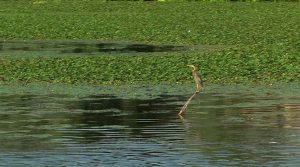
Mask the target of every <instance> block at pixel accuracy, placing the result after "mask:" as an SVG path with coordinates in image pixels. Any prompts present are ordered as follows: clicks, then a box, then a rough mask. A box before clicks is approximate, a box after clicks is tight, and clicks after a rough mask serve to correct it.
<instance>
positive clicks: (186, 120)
mask: <svg viewBox="0 0 300 167" xmlns="http://www.w3.org/2000/svg"><path fill="white" fill-rule="evenodd" d="M193 86H194V85H187V86H156V87H151V86H143V87H141V88H139V87H131V88H128V89H129V90H127V91H126V90H125V89H124V87H96V86H95V87H91V86H90V87H86V86H77V87H76V86H66V85H65V86H51V85H47V86H20V85H17V86H2V87H0V92H1V94H0V143H1V145H0V166H298V164H300V92H299V90H300V89H299V84H294V85H283V86H270V87H263V86H256V87H247V86H221V85H211V86H210V85H207V86H206V88H205V91H204V92H202V93H201V94H200V95H197V96H196V97H195V98H194V99H193V100H192V102H191V103H190V105H189V106H188V108H187V111H186V114H185V115H184V117H183V118H180V117H178V115H177V113H178V111H179V110H180V108H181V106H182V105H183V104H184V102H185V100H187V99H188V98H189V96H190V95H192V93H193V92H192V90H193V89H192V88H193ZM98 92H99V93H98ZM189 92H190V93H189Z"/></svg>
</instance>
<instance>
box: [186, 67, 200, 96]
mask: <svg viewBox="0 0 300 167" xmlns="http://www.w3.org/2000/svg"><path fill="white" fill-rule="evenodd" d="M187 66H189V67H192V74H193V77H194V80H195V82H196V87H197V89H196V92H197V93H199V92H200V91H201V90H202V89H203V81H202V79H201V75H200V74H199V73H198V72H197V71H196V67H195V66H194V65H187Z"/></svg>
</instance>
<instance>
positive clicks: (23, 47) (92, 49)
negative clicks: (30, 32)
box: [0, 40, 186, 56]
mask: <svg viewBox="0 0 300 167" xmlns="http://www.w3.org/2000/svg"><path fill="white" fill-rule="evenodd" d="M184 50H186V48H185V47H184V46H177V45H152V44H140V43H125V42H123V43H122V42H119V43H116V42H102V41H96V40H57V41H54V40H49V41H45V40H43V41H30V40H29V41H0V53H1V55H10V56H12V55H14V56H15V55H18V54H21V55H23V56H24V55H26V53H27V54H29V55H30V56H32V55H35V54H43V55H45V54H46V55H60V56H61V55H68V54H71V55H76V54H81V55H97V54H99V53H102V54H103V53H113V54H118V53H131V54H132V53H153V52H176V51H177V52H178V51H184Z"/></svg>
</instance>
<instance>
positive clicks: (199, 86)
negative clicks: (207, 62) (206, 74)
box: [178, 65, 203, 117]
mask: <svg viewBox="0 0 300 167" xmlns="http://www.w3.org/2000/svg"><path fill="white" fill-rule="evenodd" d="M187 66H189V67H191V68H192V74H193V77H194V80H195V83H196V91H195V93H194V94H193V95H192V96H191V97H190V98H189V99H188V101H187V102H186V103H185V104H184V106H183V107H182V108H181V110H180V111H179V113H178V115H179V116H180V117H182V115H183V114H184V111H185V109H186V108H187V106H188V104H189V103H190V101H191V100H192V99H193V98H194V96H195V95H196V94H198V93H199V92H200V91H201V90H202V89H203V81H202V79H201V75H200V74H199V73H198V72H197V71H196V67H195V66H194V65H187Z"/></svg>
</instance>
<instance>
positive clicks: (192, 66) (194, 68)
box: [187, 65, 196, 71]
mask: <svg viewBox="0 0 300 167" xmlns="http://www.w3.org/2000/svg"><path fill="white" fill-rule="evenodd" d="M187 66H188V67H191V68H193V71H195V70H196V67H195V66H194V65H187Z"/></svg>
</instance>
